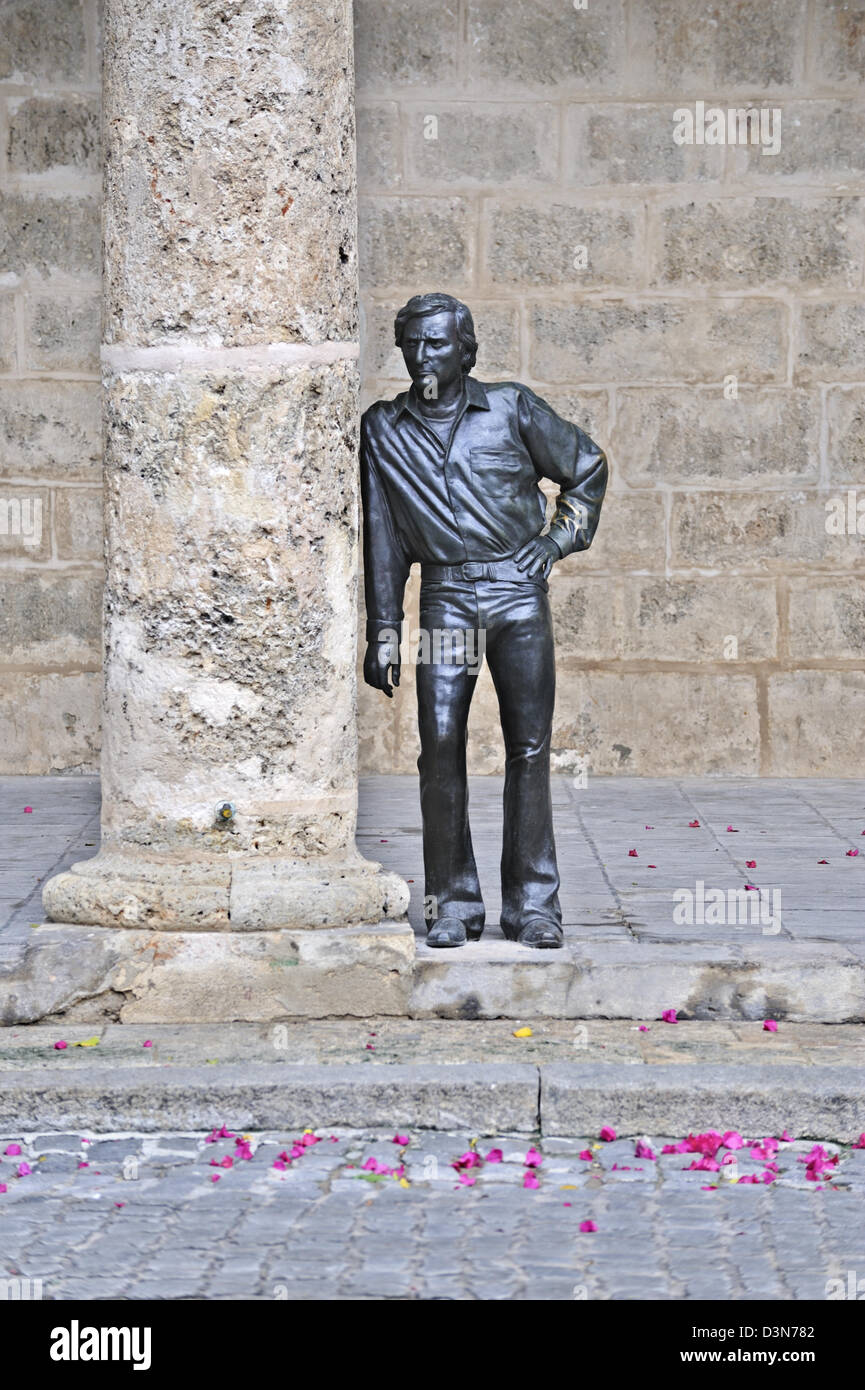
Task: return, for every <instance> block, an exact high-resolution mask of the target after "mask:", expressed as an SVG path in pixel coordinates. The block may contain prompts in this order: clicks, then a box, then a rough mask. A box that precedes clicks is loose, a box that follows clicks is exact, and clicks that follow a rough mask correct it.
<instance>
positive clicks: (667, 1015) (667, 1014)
mask: <svg viewBox="0 0 865 1390" xmlns="http://www.w3.org/2000/svg"><path fill="white" fill-rule="evenodd" d="M661 1018H662V1019H663V1021H664V1023H678V1022H679V1020H678V1019H677V1018H676V1010H675V1009H665V1010H664V1012H663V1013H662V1014H661Z"/></svg>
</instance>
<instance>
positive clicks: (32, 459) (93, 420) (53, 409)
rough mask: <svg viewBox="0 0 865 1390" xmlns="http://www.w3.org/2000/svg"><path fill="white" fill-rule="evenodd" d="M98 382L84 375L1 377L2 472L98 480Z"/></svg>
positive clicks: (100, 439)
mask: <svg viewBox="0 0 865 1390" xmlns="http://www.w3.org/2000/svg"><path fill="white" fill-rule="evenodd" d="M101 456H102V437H101V418H100V405H99V387H98V385H97V384H96V383H95V382H92V383H91V382H84V381H74V382H73V381H0V475H3V476H5V477H11V478H18V477H32V478H52V479H57V480H60V479H64V480H66V481H70V482H71V481H73V480H74V481H79V480H80V481H82V482H98V481H99V479H100V476H101V470H100V459H101Z"/></svg>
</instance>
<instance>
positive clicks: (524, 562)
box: [514, 536, 562, 579]
mask: <svg viewBox="0 0 865 1390" xmlns="http://www.w3.org/2000/svg"><path fill="white" fill-rule="evenodd" d="M561 558H562V552H561V551H560V550H559V547H558V546H557V545H556V543H555V541H554V540H553V539H552V538H551V537H550V536H535V538H534V540H531V541H526V543H525V545H521V546H520V548H519V550H518V551H517V552H516V554H515V555H514V564H515V565H516V567H517V569H521V570H522V571H523V573H524V574H525V575H527V576H528V577H529V578H531V577H532V576H533V575H536V574H540V575H542V576H543V578H544V579H546V577H547V575H548V574H549V572H550V570H551V569H552V568H553V565H554V564H555V562H556V560H561Z"/></svg>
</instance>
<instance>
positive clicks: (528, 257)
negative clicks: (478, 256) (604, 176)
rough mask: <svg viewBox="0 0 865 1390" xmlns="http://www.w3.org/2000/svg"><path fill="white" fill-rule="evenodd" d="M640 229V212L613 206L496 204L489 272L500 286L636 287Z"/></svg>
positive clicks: (488, 237) (489, 228)
mask: <svg viewBox="0 0 865 1390" xmlns="http://www.w3.org/2000/svg"><path fill="white" fill-rule="evenodd" d="M641 224H642V218H641V215H640V213H639V212H636V213H635V212H633V211H632V210H631V209H630V208H622V207H619V206H617V205H615V204H613V205H610V206H606V205H604V204H593V205H592V206H587V205H586V204H585V203H580V204H576V203H564V202H546V201H543V202H539V201H537V200H536V201H534V202H532V203H531V204H527V203H516V204H510V203H501V202H495V203H493V204H492V206H491V207H490V208H489V209H488V212H487V223H486V233H485V257H486V273H487V275H488V277H489V279H490V281H491V282H492V283H493V284H494V285H496V286H501V285H507V286H520V285H527V286H528V285H532V286H534V285H539V286H540V285H551V286H559V285H562V286H570V287H572V288H573V289H575V290H577V291H579V290H583V289H589V288H592V287H595V286H601V285H621V286H623V287H627V286H634V285H637V284H639V283H640V282H641V280H642V275H643V262H644V253H643V251H642V225H641ZM583 267H584V268H583Z"/></svg>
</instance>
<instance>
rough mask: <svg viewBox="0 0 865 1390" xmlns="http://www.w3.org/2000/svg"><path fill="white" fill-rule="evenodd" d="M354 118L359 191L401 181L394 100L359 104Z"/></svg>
mask: <svg viewBox="0 0 865 1390" xmlns="http://www.w3.org/2000/svg"><path fill="white" fill-rule="evenodd" d="M356 122H357V178H358V185H359V187H360V190H361V191H362V192H366V190H367V189H369V188H383V189H386V190H387V191H388V192H391V191H393V190H394V189H397V188H399V186H400V184H401V183H402V181H403V173H402V168H403V158H402V130H401V128H400V115H399V107H398V106H397V104H396V102H395V101H382V102H378V103H377V104H376V105H374V106H373V105H360V106H358V108H357V112H356Z"/></svg>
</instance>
